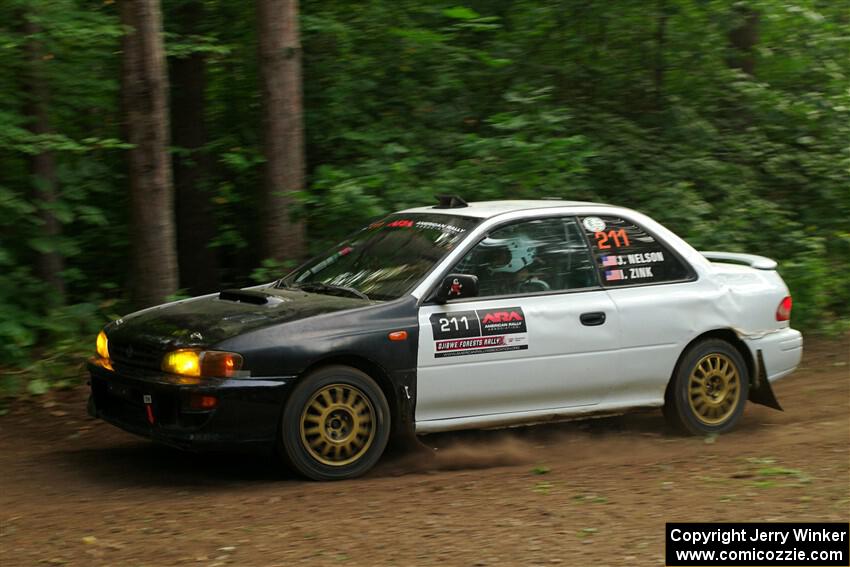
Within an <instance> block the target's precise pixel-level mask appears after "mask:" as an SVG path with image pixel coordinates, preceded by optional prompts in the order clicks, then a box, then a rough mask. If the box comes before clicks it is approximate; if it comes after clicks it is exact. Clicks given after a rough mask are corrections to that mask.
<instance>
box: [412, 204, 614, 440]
mask: <svg viewBox="0 0 850 567" xmlns="http://www.w3.org/2000/svg"><path fill="white" fill-rule="evenodd" d="M446 273H460V274H474V275H476V276H477V277H478V280H479V295H478V296H477V297H471V298H458V299H455V300H450V301H448V302H447V303H445V304H443V305H438V304H435V303H433V302H428V301H426V302H425V303H424V304H423V305H422V306H421V307H420V310H419V325H420V334H419V335H420V338H419V357H418V373H417V402H416V421H417V424H419V422H424V421H431V420H444V419H455V418H465V417H475V416H488V415H493V414H507V413H513V412H543V413H545V412H546V411H548V410H554V409H557V408H565V407H576V406H590V405H593V404H596V403H597V402H598V401H599V400H600V399H601V398H602V397H603V395H604V392H605V391H606V390H607V388H608V387H610V379H611V375H612V372H613V371H614V369H615V368H616V357H617V349H618V347H619V344H618V340H619V320H618V315H617V310H616V308H615V306H614V303H613V302H612V301H611V299H610V298H609V296H608V294H607V293H606V292H605V291H604V290H603V289H602V288H601V287H600V285H599V283H598V278H597V275H596V270H595V267H594V264H593V258H592V256H591V253H590V250H589V248H588V244H587V241H586V239H585V238H584V236H583V234H582V232H581V230H580V228H579V226H578V223H577V221H576V220H575V219H574V218H572V217H549V218H538V219H530V220H523V221H518V222H514V223H511V224H508V225H504V226H501V227H498V228H496V229H495V230H492V231H490V233H489V234H488V235H486V236H485V237H484V238H483V239H481V240H480V241H479V242H478V243H477V244H476V245H475V246H474V247H473V248H471V249H470V251H469V252H467V253H466V254H465V255H464V256H463V258H462V259H461V260H460V261H459V262H458V263H457V264H456V265H455V266H454V267H452V268H451V269H450V270H448V271H447V272H446Z"/></svg>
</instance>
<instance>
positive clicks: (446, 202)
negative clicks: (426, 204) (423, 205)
mask: <svg viewBox="0 0 850 567" xmlns="http://www.w3.org/2000/svg"><path fill="white" fill-rule="evenodd" d="M437 199H438V200H439V204H438V205H435V206H434V208H435V209H462V208H464V207H468V206H469V203H467V202H466V201H464V200H463V199H462V198H460V197H458V196H457V195H437Z"/></svg>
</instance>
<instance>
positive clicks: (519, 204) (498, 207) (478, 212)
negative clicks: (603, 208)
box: [400, 199, 602, 218]
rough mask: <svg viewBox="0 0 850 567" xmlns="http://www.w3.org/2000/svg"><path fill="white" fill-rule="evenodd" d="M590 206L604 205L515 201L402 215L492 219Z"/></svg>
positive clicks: (422, 209) (432, 208) (430, 208)
mask: <svg viewBox="0 0 850 567" xmlns="http://www.w3.org/2000/svg"><path fill="white" fill-rule="evenodd" d="M588 205H602V203H591V202H589V201H562V200H560V199H543V200H538V201H532V200H513V201H476V202H473V203H469V206H466V207H453V208H440V207H436V206H434V205H428V206H427V207H415V208H412V209H405V210H403V211H400V212H402V213H431V214H434V213H438V214H444V215H458V216H463V217H476V218H490V217H494V216H496V215H501V214H503V213H510V212H514V211H524V210H528V209H550V208H554V207H578V206H588Z"/></svg>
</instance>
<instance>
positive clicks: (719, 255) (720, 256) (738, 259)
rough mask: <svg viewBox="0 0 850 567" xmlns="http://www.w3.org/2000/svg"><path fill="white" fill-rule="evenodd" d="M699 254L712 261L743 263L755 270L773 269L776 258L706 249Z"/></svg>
mask: <svg viewBox="0 0 850 567" xmlns="http://www.w3.org/2000/svg"><path fill="white" fill-rule="evenodd" d="M700 254H702V255H703V256H705V257H706V259H708V260H710V261H712V262H730V263H732V264H744V265H746V266H749V267H751V268H755V269H756V270H775V269H776V266H777V264H776V260H771V259H770V258H765V257H764V256H756V255H755V254H738V253H737V252H715V251H707V252H702V251H700Z"/></svg>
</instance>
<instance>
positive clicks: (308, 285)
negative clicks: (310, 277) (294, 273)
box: [294, 282, 369, 301]
mask: <svg viewBox="0 0 850 567" xmlns="http://www.w3.org/2000/svg"><path fill="white" fill-rule="evenodd" d="M294 287H296V288H297V289H303V290H304V291H317V292H319V293H328V292H335V291H342V292H345V293H347V294H349V295H353V296H355V297H359V298H360V299H365V300H366V301H369V296H368V295H366V294H365V293H363V292H362V291H360V290H359V289H354V288H353V287H348V286H345V285H331V284H326V283H322V282H303V283H302V282H299V283H296V284H295V285H294Z"/></svg>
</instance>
